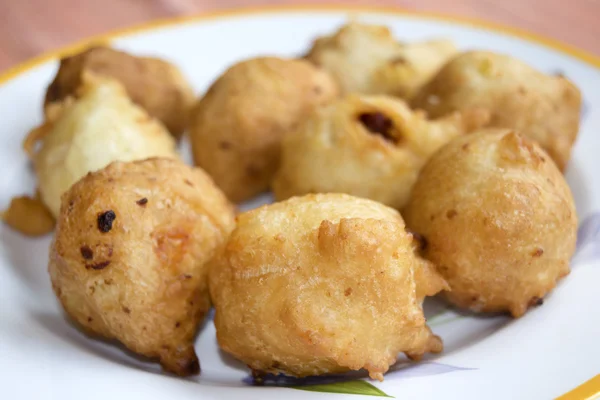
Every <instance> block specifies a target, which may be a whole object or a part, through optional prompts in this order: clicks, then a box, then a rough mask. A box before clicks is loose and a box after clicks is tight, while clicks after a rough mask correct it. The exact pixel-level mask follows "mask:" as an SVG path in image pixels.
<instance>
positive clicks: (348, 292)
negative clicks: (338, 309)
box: [344, 288, 352, 297]
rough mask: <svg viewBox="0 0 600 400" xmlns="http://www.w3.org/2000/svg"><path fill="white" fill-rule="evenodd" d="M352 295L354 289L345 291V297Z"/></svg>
mask: <svg viewBox="0 0 600 400" xmlns="http://www.w3.org/2000/svg"><path fill="white" fill-rule="evenodd" d="M351 294H352V288H348V289H346V290H344V296H346V297H348V296H350V295H351Z"/></svg>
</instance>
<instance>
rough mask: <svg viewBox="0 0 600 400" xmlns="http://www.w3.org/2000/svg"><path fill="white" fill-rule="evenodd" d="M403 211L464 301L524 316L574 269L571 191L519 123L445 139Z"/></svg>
mask: <svg viewBox="0 0 600 400" xmlns="http://www.w3.org/2000/svg"><path fill="white" fill-rule="evenodd" d="M403 215H404V217H405V219H406V224H407V226H408V227H409V228H410V229H411V230H413V231H414V232H417V233H419V234H422V235H423V236H424V238H425V239H426V241H427V247H426V249H425V253H424V255H425V256H426V257H427V258H428V259H429V260H430V261H432V262H433V263H434V264H435V265H436V266H437V268H438V270H439V272H440V273H441V274H442V275H443V276H444V278H445V279H446V280H447V281H448V283H449V284H450V287H451V288H452V291H450V292H448V293H446V294H445V295H446V297H447V298H448V299H449V300H450V302H452V303H453V304H455V305H457V306H458V307H461V308H466V309H469V310H472V311H485V312H502V311H509V312H510V313H511V314H512V315H513V316H514V317H519V316H521V315H523V314H524V313H525V312H526V311H527V309H528V307H530V306H532V305H539V304H541V303H542V301H543V300H542V298H543V297H544V296H545V295H546V294H547V293H548V292H549V291H550V290H552V289H553V288H554V286H555V285H556V282H557V281H558V280H559V279H561V278H562V277H564V276H565V275H567V274H568V273H569V259H570V258H571V256H572V255H573V252H574V250H575V240H576V232H577V214H576V212H575V205H574V202H573V197H572V195H571V191H570V190H569V187H568V186H567V183H566V182H565V180H564V178H563V176H562V175H561V173H560V171H559V170H558V169H557V168H556V165H555V164H554V163H553V162H552V160H551V159H550V158H549V157H548V155H547V154H546V153H545V152H544V151H543V150H542V149H541V148H540V147H539V146H538V145H537V144H535V143H534V142H533V141H531V140H530V139H527V138H525V137H523V136H520V135H518V134H516V133H514V132H513V131H510V130H505V129H498V128H496V129H492V130H483V131H481V132H479V133H474V134H471V135H467V136H463V137H460V138H457V139H454V140H453V141H452V142H450V143H449V144H448V145H446V146H445V147H443V148H442V149H441V150H440V151H439V152H437V153H436V154H435V155H434V156H433V157H432V158H431V159H430V160H429V162H428V163H427V165H426V166H425V167H424V168H423V170H422V171H421V174H420V176H419V179H418V181H417V183H416V185H415V187H414V189H413V192H412V195H411V198H410V202H409V203H408V206H407V207H406V209H405V211H404V213H403Z"/></svg>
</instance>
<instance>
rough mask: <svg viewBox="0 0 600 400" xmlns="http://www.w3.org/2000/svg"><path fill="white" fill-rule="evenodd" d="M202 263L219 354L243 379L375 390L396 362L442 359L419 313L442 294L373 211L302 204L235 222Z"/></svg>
mask: <svg viewBox="0 0 600 400" xmlns="http://www.w3.org/2000/svg"><path fill="white" fill-rule="evenodd" d="M424 263H425V264H424ZM212 264H213V265H212V266H211V271H210V291H211V296H212V299H213V302H214V305H215V309H216V317H215V326H216V328H217V339H218V342H219V345H220V346H221V348H223V349H224V350H225V351H227V352H228V353H231V354H232V355H233V356H235V357H237V358H239V359H240V360H242V361H243V362H245V363H246V364H247V365H248V366H249V367H250V368H252V369H253V370H256V371H263V372H272V373H284V374H288V375H293V376H308V375H318V374H326V373H337V372H343V371H348V370H358V369H361V368H364V369H366V370H368V371H369V374H370V375H371V377H373V378H376V379H380V380H382V379H383V374H384V373H385V372H386V371H387V370H388V368H389V366H390V365H392V364H394V363H395V362H396V357H397V354H398V352H405V353H407V355H409V357H411V358H419V357H420V356H421V355H422V354H423V353H425V352H430V351H431V352H439V351H441V350H442V342H441V340H440V339H439V338H438V337H437V336H435V335H433V334H432V333H431V331H430V329H429V328H428V327H427V325H426V324H425V318H424V316H423V310H422V308H421V302H422V300H423V297H424V296H425V295H426V294H427V295H433V294H435V293H437V292H439V291H440V290H442V289H444V288H447V286H446V283H445V282H444V280H443V279H442V278H441V277H440V276H439V275H438V274H437V273H436V272H435V270H434V269H433V268H432V267H430V266H428V265H427V262H426V261H425V260H422V259H419V258H418V257H417V255H416V254H415V247H414V243H413V236H412V235H411V234H409V233H407V232H406V231H405V229H404V223H403V221H402V218H401V217H400V215H399V214H398V213H397V212H396V211H394V210H393V209H391V208H388V207H385V206H383V205H381V204H379V203H376V202H373V201H370V200H366V199H359V198H355V197H351V196H347V195H343V194H326V195H308V196H304V197H295V198H293V199H290V200H287V201H284V202H280V203H275V204H272V205H269V206H264V207H261V208H259V209H256V210H253V211H249V212H246V213H243V214H240V215H239V216H238V225H237V228H236V229H235V230H234V232H233V233H232V235H231V237H230V239H229V241H228V242H227V244H226V247H225V248H224V250H223V251H222V252H221V253H219V255H218V256H217V257H216V258H215V259H214V260H213V262H212ZM421 268H428V269H427V270H425V269H424V270H423V271H420V269H421Z"/></svg>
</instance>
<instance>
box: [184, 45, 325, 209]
mask: <svg viewBox="0 0 600 400" xmlns="http://www.w3.org/2000/svg"><path fill="white" fill-rule="evenodd" d="M336 95H337V90H336V87H335V84H334V83H333V81H332V79H331V78H330V77H329V76H328V75H327V74H326V73H325V72H322V71H320V70H318V69H317V68H315V67H314V66H312V65H311V64H310V63H309V62H307V61H304V60H292V59H289V60H286V59H281V58H274V57H264V58H255V59H250V60H246V61H242V62H240V63H237V64H235V65H234V66H232V67H231V68H229V69H228V70H227V71H226V72H225V73H224V74H223V75H221V77H219V79H217V80H216V81H215V82H214V83H213V85H212V86H211V87H210V89H209V90H208V92H207V93H206V94H205V95H204V97H203V98H202V99H201V100H200V101H199V102H198V104H197V105H196V107H195V108H194V110H193V113H192V114H193V115H192V121H191V126H190V141H191V144H192V150H193V154H194V161H195V163H196V164H197V165H199V166H200V167H202V168H203V169H204V170H205V171H207V172H208V173H209V174H210V175H211V176H212V177H213V179H214V180H215V182H216V183H217V185H218V186H219V187H220V188H221V189H222V190H223V191H224V192H225V194H226V195H227V196H228V197H229V198H230V199H231V200H232V201H236V202H240V201H243V200H247V199H249V198H251V197H253V196H255V195H257V194H259V193H261V192H263V191H265V190H266V189H268V187H269V184H270V183H271V180H272V179H273V175H274V174H275V171H276V170H277V168H278V166H279V147H280V142H281V139H282V138H283V136H284V135H285V134H286V133H287V132H288V131H289V130H290V129H292V128H293V127H294V126H295V125H296V124H297V123H298V122H300V121H301V120H302V118H304V117H305V116H306V115H307V114H308V113H309V112H310V111H311V110H312V109H313V108H314V107H316V106H319V105H321V104H324V103H327V102H329V101H330V100H332V99H333V97H334V96H336Z"/></svg>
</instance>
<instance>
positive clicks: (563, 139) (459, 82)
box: [412, 51, 581, 170]
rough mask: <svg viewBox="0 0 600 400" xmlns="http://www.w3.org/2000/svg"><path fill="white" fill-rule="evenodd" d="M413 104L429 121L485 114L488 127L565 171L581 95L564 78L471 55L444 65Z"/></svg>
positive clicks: (495, 58)
mask: <svg viewBox="0 0 600 400" xmlns="http://www.w3.org/2000/svg"><path fill="white" fill-rule="evenodd" d="M412 104H413V106H415V107H417V108H422V109H424V110H426V111H427V112H428V113H429V115H430V116H432V117H439V116H442V115H445V114H447V113H449V112H453V111H457V110H465V109H469V108H471V107H474V106H478V107H484V108H487V109H489V111H490V112H491V113H492V114H491V116H492V119H491V124H490V126H492V127H498V128H510V129H515V130H517V131H518V132H520V133H522V134H523V135H525V136H527V137H529V138H531V139H533V140H535V141H537V142H538V143H539V144H540V145H541V146H542V148H543V149H544V150H546V152H548V154H549V155H550V157H552V159H553V160H554V162H556V164H557V165H558V167H559V169H560V170H564V169H565V167H566V165H567V163H568V161H569V158H570V156H571V147H572V146H573V143H574V142H575V139H576V137H577V132H578V131H579V114H580V111H581V93H580V92H579V89H578V88H577V87H576V86H575V85H574V84H573V83H572V82H570V81H569V80H568V79H567V78H565V77H563V76H549V75H545V74H543V73H541V72H539V71H536V70H535V69H533V68H531V67H530V66H528V65H527V64H525V63H523V62H521V61H519V60H517V59H515V58H512V57H510V56H506V55H502V54H495V53H491V52H484V51H473V52H467V53H462V54H461V55H459V56H457V57H456V58H454V59H453V60H452V61H450V62H448V64H446V65H445V66H444V67H443V68H442V69H441V70H440V72H439V73H438V74H437V75H436V76H435V77H434V78H433V79H432V80H431V82H429V83H428V84H427V85H426V86H425V87H424V88H423V89H422V90H421V92H420V93H419V94H418V95H417V97H416V98H415V99H414V101H413V103H412Z"/></svg>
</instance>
